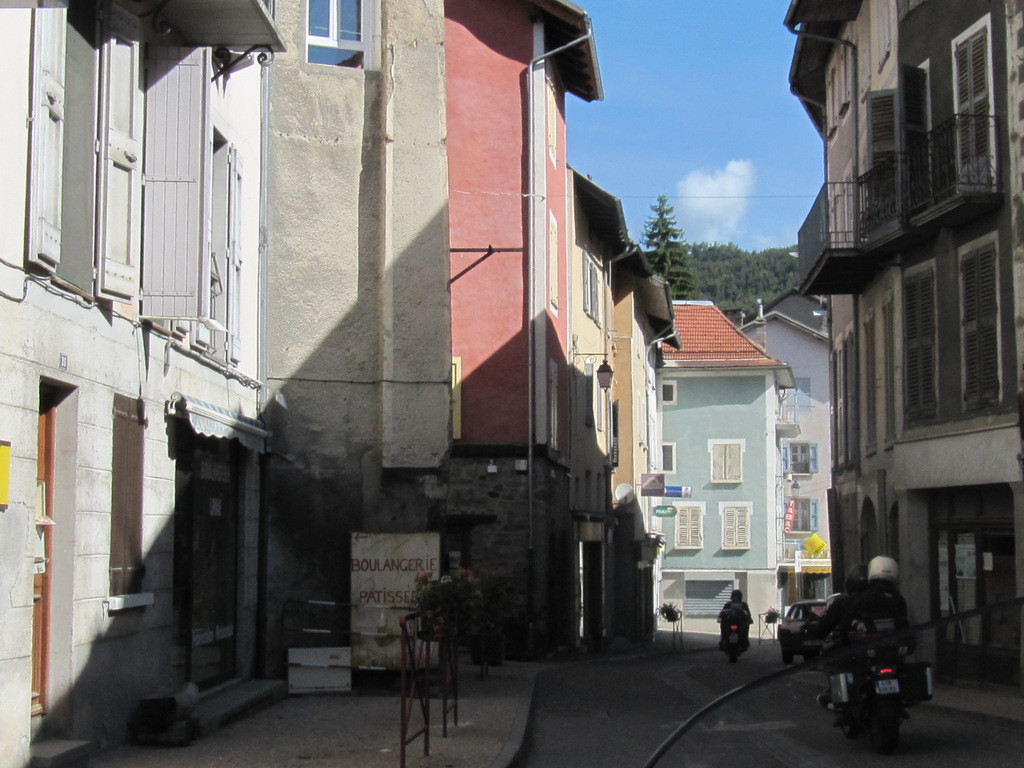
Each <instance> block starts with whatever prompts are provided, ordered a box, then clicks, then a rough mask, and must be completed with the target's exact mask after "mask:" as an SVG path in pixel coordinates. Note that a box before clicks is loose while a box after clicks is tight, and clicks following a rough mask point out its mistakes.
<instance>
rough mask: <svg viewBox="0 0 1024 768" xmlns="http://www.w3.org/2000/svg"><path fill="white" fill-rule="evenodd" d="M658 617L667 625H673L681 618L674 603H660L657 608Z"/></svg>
mask: <svg viewBox="0 0 1024 768" xmlns="http://www.w3.org/2000/svg"><path fill="white" fill-rule="evenodd" d="M658 615H659V616H660V617H661V618H663V619H664V620H665V621H667V622H668V623H669V624H675V623H676V622H677V621H679V619H680V618H681V614H680V613H679V608H678V606H676V605H675V603H662V604H661V605H659V606H658Z"/></svg>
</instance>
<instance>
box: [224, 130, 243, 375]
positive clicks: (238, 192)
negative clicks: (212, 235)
mask: <svg viewBox="0 0 1024 768" xmlns="http://www.w3.org/2000/svg"><path fill="white" fill-rule="evenodd" d="M242 178H243V174H242V156H241V155H240V154H239V153H238V150H237V149H236V148H234V147H232V148H231V154H230V155H229V157H228V237H229V238H230V243H229V246H228V254H229V262H228V278H227V279H228V360H229V361H230V362H232V363H238V362H239V361H240V360H241V359H242V317H241V297H242Z"/></svg>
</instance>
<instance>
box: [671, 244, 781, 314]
mask: <svg viewBox="0 0 1024 768" xmlns="http://www.w3.org/2000/svg"><path fill="white" fill-rule="evenodd" d="M688 248H689V261H690V268H691V270H692V271H693V277H694V282H695V283H696V295H695V298H697V299H707V300H708V301H713V302H714V303H715V304H716V305H718V306H719V307H720V308H721V309H736V308H742V309H746V310H748V312H750V313H752V312H753V311H754V309H755V308H756V307H757V300H758V299H764V300H765V302H766V303H767V302H769V301H771V300H772V299H774V298H776V297H778V296H779V295H781V294H783V293H785V292H786V291H788V290H790V289H791V288H795V287H796V285H797V259H796V256H792V255H790V254H793V253H795V252H796V246H795V245H794V246H790V247H788V248H768V249H766V250H764V251H745V250H743V249H742V248H740V247H739V246H738V245H736V244H734V243H690V244H689V245H688Z"/></svg>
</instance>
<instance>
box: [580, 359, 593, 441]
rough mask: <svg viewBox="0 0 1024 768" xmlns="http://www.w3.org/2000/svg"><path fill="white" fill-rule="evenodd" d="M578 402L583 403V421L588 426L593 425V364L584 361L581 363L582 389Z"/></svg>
mask: <svg viewBox="0 0 1024 768" xmlns="http://www.w3.org/2000/svg"><path fill="white" fill-rule="evenodd" d="M580 402H581V403H582V404H583V409H584V410H583V423H584V424H586V425H587V426H588V427H592V426H594V364H593V363H591V362H586V363H584V364H583V380H582V391H581V393H580Z"/></svg>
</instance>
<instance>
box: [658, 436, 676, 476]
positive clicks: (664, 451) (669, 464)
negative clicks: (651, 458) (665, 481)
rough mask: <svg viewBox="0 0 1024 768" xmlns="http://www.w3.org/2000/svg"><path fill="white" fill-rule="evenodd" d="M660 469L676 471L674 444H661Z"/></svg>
mask: <svg viewBox="0 0 1024 768" xmlns="http://www.w3.org/2000/svg"><path fill="white" fill-rule="evenodd" d="M661 471H662V472H665V473H666V474H673V473H674V472H675V471H676V444H675V443H662V444H661Z"/></svg>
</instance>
